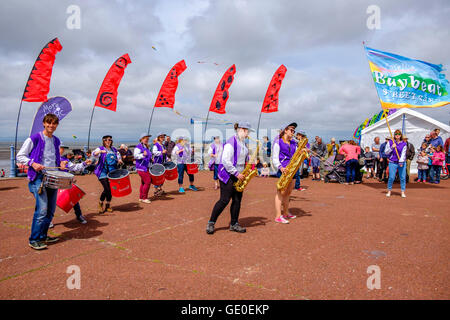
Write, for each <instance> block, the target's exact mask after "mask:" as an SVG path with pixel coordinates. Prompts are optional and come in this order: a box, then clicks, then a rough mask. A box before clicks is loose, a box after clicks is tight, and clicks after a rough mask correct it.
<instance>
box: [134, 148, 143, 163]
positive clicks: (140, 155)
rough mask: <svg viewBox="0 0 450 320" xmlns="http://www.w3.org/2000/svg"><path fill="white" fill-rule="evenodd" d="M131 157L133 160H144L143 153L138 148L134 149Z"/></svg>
mask: <svg viewBox="0 0 450 320" xmlns="http://www.w3.org/2000/svg"><path fill="white" fill-rule="evenodd" d="M133 156H134V158H135V159H137V160H140V159H143V158H144V153H143V152H142V151H141V149H139V148H134V152H133Z"/></svg>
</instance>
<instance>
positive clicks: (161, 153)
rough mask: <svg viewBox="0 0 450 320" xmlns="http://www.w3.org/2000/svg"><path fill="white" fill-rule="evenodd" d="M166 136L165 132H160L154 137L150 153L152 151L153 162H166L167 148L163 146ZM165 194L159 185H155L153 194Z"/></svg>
mask: <svg viewBox="0 0 450 320" xmlns="http://www.w3.org/2000/svg"><path fill="white" fill-rule="evenodd" d="M165 138H166V134H165V133H162V132H160V133H159V134H158V137H157V138H156V142H155V143H154V145H153V149H152V153H153V163H159V164H163V163H164V162H166V155H167V150H166V148H165V147H164V144H163V143H164V139H165ZM163 194H165V192H164V191H163V189H162V184H161V185H155V196H160V195H163Z"/></svg>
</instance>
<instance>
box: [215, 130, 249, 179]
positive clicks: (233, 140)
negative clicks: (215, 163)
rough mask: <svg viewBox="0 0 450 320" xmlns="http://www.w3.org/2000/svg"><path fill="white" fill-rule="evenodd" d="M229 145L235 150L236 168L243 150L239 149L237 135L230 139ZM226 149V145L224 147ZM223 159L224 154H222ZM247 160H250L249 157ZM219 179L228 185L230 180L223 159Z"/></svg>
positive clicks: (234, 163) (234, 161) (234, 164)
mask: <svg viewBox="0 0 450 320" xmlns="http://www.w3.org/2000/svg"><path fill="white" fill-rule="evenodd" d="M226 143H227V144H231V145H232V146H233V149H234V157H233V166H236V164H237V159H238V158H239V155H240V154H241V148H238V147H237V144H238V142H237V137H236V135H234V136H232V137H231V138H230V139H228V141H227V142H226ZM224 148H225V145H224ZM222 157H223V152H222ZM247 160H248V155H247ZM218 169H219V170H218V171H219V179H220V180H221V181H222V182H223V183H227V182H228V180H229V179H230V173H228V171H227V170H225V167H224V166H223V164H222V159H220V164H219V168H218Z"/></svg>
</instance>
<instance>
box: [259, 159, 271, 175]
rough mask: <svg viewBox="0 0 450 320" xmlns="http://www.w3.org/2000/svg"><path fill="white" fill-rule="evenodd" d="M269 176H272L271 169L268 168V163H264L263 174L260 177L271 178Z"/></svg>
mask: <svg viewBox="0 0 450 320" xmlns="http://www.w3.org/2000/svg"><path fill="white" fill-rule="evenodd" d="M269 174H270V170H269V167H267V163H266V162H264V163H263V167H262V168H261V174H260V176H261V177H266V178H267V177H268V176H269Z"/></svg>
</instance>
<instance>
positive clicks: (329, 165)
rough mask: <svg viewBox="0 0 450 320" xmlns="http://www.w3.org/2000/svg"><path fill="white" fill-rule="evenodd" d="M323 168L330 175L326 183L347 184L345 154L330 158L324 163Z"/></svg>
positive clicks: (326, 178) (325, 179)
mask: <svg viewBox="0 0 450 320" xmlns="http://www.w3.org/2000/svg"><path fill="white" fill-rule="evenodd" d="M323 168H324V170H325V171H328V173H327V174H326V175H325V177H324V182H325V183H328V182H330V181H334V182H339V183H345V173H346V170H345V157H344V155H343V154H337V155H336V156H334V155H332V156H330V157H329V158H328V159H327V160H326V161H325V162H324V163H323Z"/></svg>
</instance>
